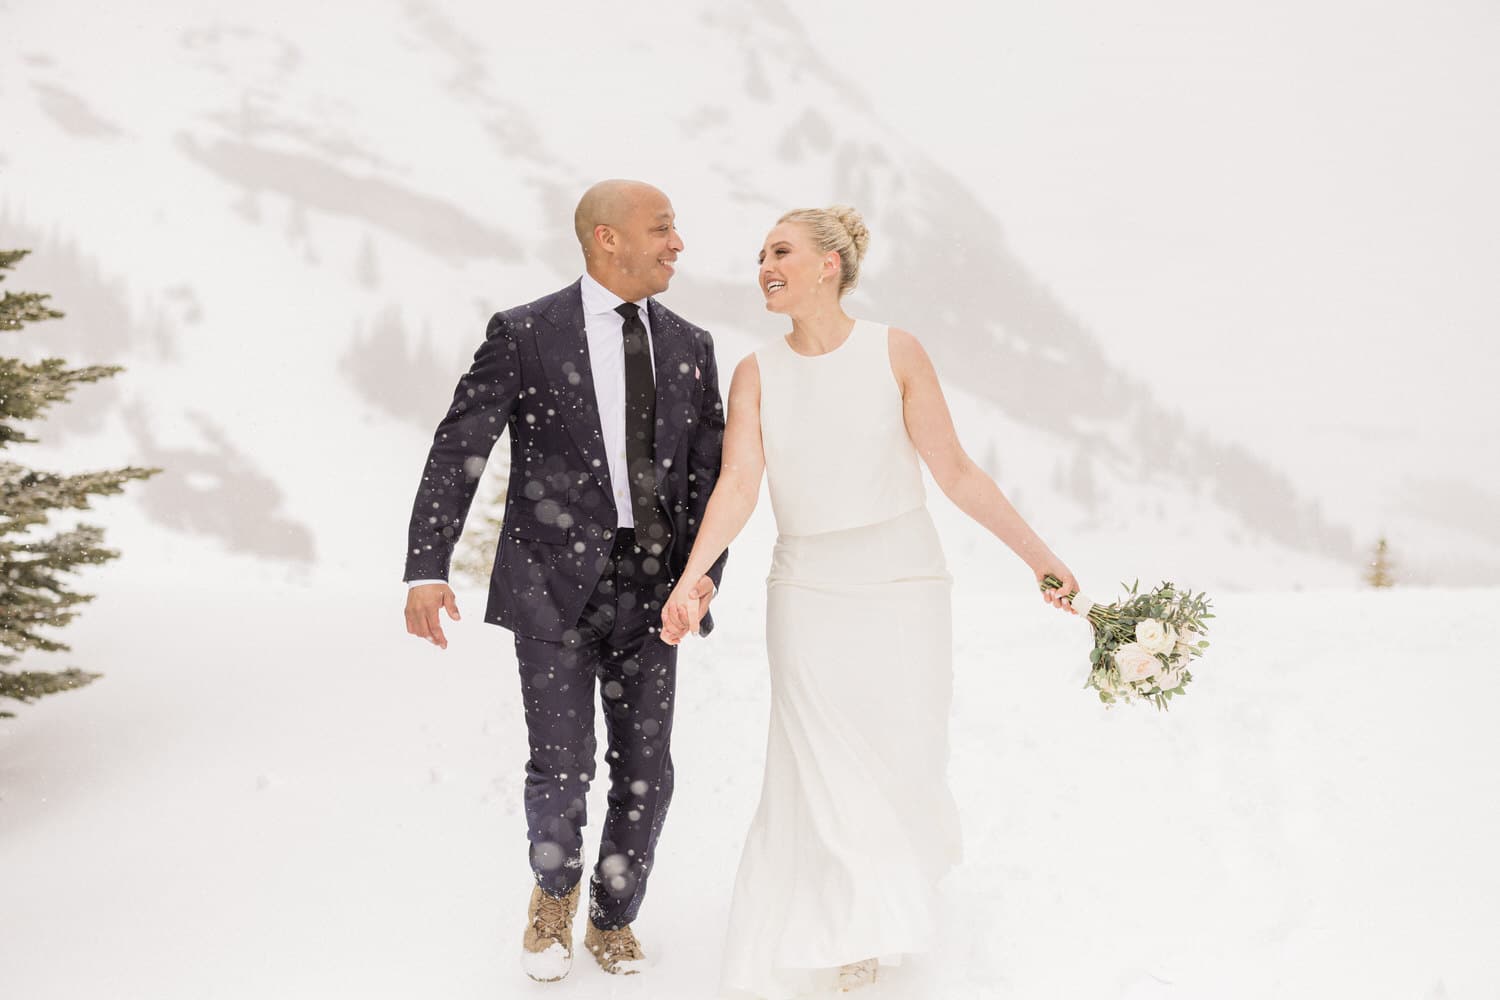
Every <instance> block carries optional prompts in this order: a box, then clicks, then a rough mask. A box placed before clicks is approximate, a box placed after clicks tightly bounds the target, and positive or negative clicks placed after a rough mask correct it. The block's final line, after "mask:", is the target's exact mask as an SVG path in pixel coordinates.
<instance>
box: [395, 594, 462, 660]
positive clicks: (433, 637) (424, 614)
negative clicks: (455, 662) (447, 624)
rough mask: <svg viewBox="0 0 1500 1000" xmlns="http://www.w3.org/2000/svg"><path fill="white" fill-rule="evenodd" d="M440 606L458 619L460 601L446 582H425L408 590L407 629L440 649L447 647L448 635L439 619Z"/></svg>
mask: <svg viewBox="0 0 1500 1000" xmlns="http://www.w3.org/2000/svg"><path fill="white" fill-rule="evenodd" d="M440 608H443V609H446V610H447V612H448V617H449V618H451V619H452V620H453V621H458V601H457V600H455V599H454V597H453V590H452V589H451V588H450V587H449V586H448V585H447V584H446V583H424V584H422V585H421V586H420V587H412V588H410V589H409V590H407V592H406V631H407V632H409V633H410V634H412V635H414V636H416V637H417V638H419V639H426V640H427V641H428V642H430V643H432V644H433V645H434V646H436V647H438V648H439V649H447V648H448V637H447V636H445V635H443V626H442V625H441V624H440V623H439V620H438V609H440Z"/></svg>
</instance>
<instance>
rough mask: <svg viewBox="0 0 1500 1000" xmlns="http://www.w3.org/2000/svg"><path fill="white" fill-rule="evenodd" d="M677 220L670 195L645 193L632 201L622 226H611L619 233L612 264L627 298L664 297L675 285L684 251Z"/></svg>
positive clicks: (616, 237)
mask: <svg viewBox="0 0 1500 1000" xmlns="http://www.w3.org/2000/svg"><path fill="white" fill-rule="evenodd" d="M676 218H677V217H676V215H675V214H674V213H673V211H672V203H671V202H670V201H668V200H667V196H666V195H664V194H662V193H661V192H660V191H655V190H650V191H642V192H641V193H640V194H639V195H637V196H636V197H635V198H633V199H632V200H631V203H630V207H629V209H628V211H627V212H626V213H625V216H624V217H623V218H622V219H621V220H620V223H619V225H616V226H611V227H610V228H611V229H613V230H614V234H615V253H614V255H613V258H612V263H613V264H614V267H615V269H616V271H617V273H618V275H619V277H620V283H621V284H622V285H623V286H624V287H625V289H626V291H624V292H621V295H622V296H623V297H624V298H626V299H629V300H631V301H634V300H636V299H643V298H646V297H647V296H650V295H660V294H661V293H662V292H665V291H666V290H667V286H668V285H669V284H671V282H672V275H674V274H675V273H677V267H676V262H677V255H678V254H679V253H681V252H682V249H683V246H682V238H681V237H680V236H678V235H677V226H676ZM631 293H633V294H631Z"/></svg>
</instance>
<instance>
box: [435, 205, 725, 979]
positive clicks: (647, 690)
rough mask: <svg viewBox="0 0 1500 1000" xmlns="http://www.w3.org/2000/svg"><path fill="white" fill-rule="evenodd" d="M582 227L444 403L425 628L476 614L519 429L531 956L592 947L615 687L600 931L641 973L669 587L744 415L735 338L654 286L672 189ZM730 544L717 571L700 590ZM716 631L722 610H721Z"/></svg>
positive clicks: (664, 253) (663, 269) (562, 962)
mask: <svg viewBox="0 0 1500 1000" xmlns="http://www.w3.org/2000/svg"><path fill="white" fill-rule="evenodd" d="M574 229H575V231H576V233H577V235H578V241H579V244H580V246H581V247H582V250H583V262H584V274H583V276H582V277H581V278H580V279H579V280H578V281H575V282H573V284H571V285H569V286H568V287H566V288H564V289H562V290H561V291H557V292H554V293H552V294H551V295H548V296H545V297H544V298H540V299H537V300H536V301H535V302H531V303H528V304H526V305H523V306H517V307H516V308H514V309H510V310H507V311H505V312H499V313H496V314H495V315H494V316H493V317H491V319H490V322H489V327H488V329H487V330H486V331H485V338H484V343H483V344H481V345H480V346H479V350H478V352H477V353H476V354H475V355H474V363H473V365H472V367H470V369H469V371H468V374H466V375H464V376H463V378H461V379H459V382H458V388H457V390H456V391H455V392H454V394H453V403H452V405H451V406H450V407H449V409H448V414H447V416H445V417H444V418H443V420H442V422H441V423H439V424H438V428H437V434H436V435H435V437H434V438H433V442H432V449H431V450H430V451H429V452H428V454H427V464H426V467H425V468H424V469H423V472H422V481H421V485H420V486H419V487H418V489H417V497H416V502H415V504H414V505H413V507H412V516H411V525H410V529H409V536H408V541H407V548H406V575H405V579H406V581H407V582H408V584H409V589H408V592H407V599H406V628H407V631H408V632H410V633H411V634H412V635H415V636H418V637H420V638H422V639H426V640H428V641H429V642H432V643H434V644H435V645H437V646H438V647H439V648H441V649H446V648H447V646H448V640H447V637H446V636H445V635H444V633H443V628H442V624H441V622H440V619H439V612H440V611H443V610H445V611H446V612H447V614H448V617H449V618H450V619H452V620H455V621H456V620H458V616H459V614H458V604H457V601H456V600H455V599H454V596H453V591H452V590H450V589H449V587H448V584H447V582H446V581H447V577H448V564H449V561H450V559H451V557H452V554H453V547H454V544H455V543H456V542H457V541H458V538H459V535H460V533H461V532H462V531H463V524H464V517H465V515H466V514H467V513H468V509H469V504H470V502H471V501H472V500H473V498H474V489H475V485H476V484H477V483H478V482H479V477H480V476H481V475H482V474H483V472H484V466H485V461H486V460H487V459H488V458H489V454H490V450H491V449H492V448H493V447H494V445H495V442H497V441H498V440H499V439H500V435H501V432H502V431H506V430H509V432H510V481H509V485H508V486H507V489H506V494H505V518H504V523H503V526H502V529H501V535H500V545H499V549H498V551H497V553H496V557H495V566H494V571H493V572H492V574H491V576H490V588H489V604H488V607H487V608H486V611H485V621H487V622H491V623H493V624H495V625H499V626H500V627H502V628H505V629H509V630H510V631H511V632H512V633H514V636H515V644H516V660H517V663H518V664H519V666H520V680H521V687H522V693H523V701H524V703H525V709H526V728H527V735H528V737H529V739H530V744H531V758H530V760H529V761H528V762H527V765H526V793H525V800H526V820H527V833H528V837H529V839H530V842H531V846H530V859H531V869H532V872H533V873H534V874H535V876H536V887H535V888H534V889H533V890H532V894H531V904H530V908H529V912H528V923H527V927H526V931H525V934H524V937H523V943H522V952H521V958H522V964H523V966H524V967H525V969H526V972H527V974H528V975H529V976H531V978H533V979H536V980H538V981H542V982H547V981H553V980H557V979H561V978H562V977H563V976H565V975H567V973H568V970H569V969H570V968H571V966H572V956H573V919H574V914H575V913H576V911H577V907H578V898H579V889H580V883H581V881H582V874H583V870H584V869H583V839H582V836H581V832H582V829H583V826H584V822H585V819H586V816H585V797H586V795H587V792H588V788H589V783H590V781H591V779H592V777H593V775H594V773H595V768H596V766H597V748H596V746H595V739H594V691H595V688H596V686H597V688H598V690H599V692H600V705H601V707H602V710H603V713H604V719H605V724H606V728H607V731H608V734H609V749H608V753H607V755H606V760H607V762H608V765H609V810H608V814H607V815H606V817H605V820H604V824H603V831H602V836H601V838H600V844H599V854H598V858H597V861H596V863H595V865H594V868H593V875H592V877H591V878H590V880H589V894H590V906H589V916H588V926H587V928H586V931H585V934H584V943H585V946H586V947H587V948H588V949H589V951H590V952H591V953H592V954H593V955H594V957H595V959H596V960H597V961H598V962H599V965H600V967H601V968H603V969H604V970H605V971H606V972H610V973H615V974H624V973H631V972H636V971H639V969H640V968H641V967H642V964H643V962H644V960H645V954H644V952H643V951H642V949H641V945H640V942H639V940H637V938H636V937H635V935H634V933H633V932H632V930H631V924H632V923H633V922H634V920H635V918H636V914H637V913H638V912H639V910H640V906H641V900H642V899H643V898H644V896H645V894H646V881H647V878H648V876H649V875H650V873H651V870H652V866H653V863H654V856H655V850H656V841H657V837H658V835H659V834H660V833H661V827H662V821H663V820H664V819H665V818H666V814H667V806H668V804H669V803H670V802H671V799H672V755H671V736H672V711H673V707H674V705H675V702H676V681H677V647H676V646H675V645H669V644H668V643H666V642H664V641H662V639H661V637H660V635H659V634H658V629H659V628H660V626H661V606H662V602H663V601H664V600H665V599H666V597H667V595H668V594H670V593H671V591H672V587H673V584H674V583H675V582H676V580H677V578H678V576H679V574H680V573H681V572H682V569H683V566H684V564H685V563H686V560H687V555H688V552H689V551H690V550H691V549H692V547H693V539H694V537H695V535H696V534H697V531H698V525H699V523H700V522H701V521H702V519H703V510H704V507H706V506H707V504H708V497H709V494H710V493H711V492H712V491H713V485H714V480H715V479H716V478H717V476H718V473H719V456H720V452H721V449H722V444H723V434H724V407H723V402H722V400H721V399H720V396H719V384H718V369H717V366H716V365H715V363H714V347H713V338H712V337H710V336H709V335H708V333H707V331H705V330H702V329H700V328H699V327H696V326H694V325H693V324H691V323H689V322H687V321H686V320H684V319H683V318H682V317H680V316H678V315H677V314H676V313H674V312H672V311H671V310H669V309H667V308H666V307H665V306H663V305H662V304H661V303H660V302H658V301H657V300H656V299H655V298H654V296H656V295H659V294H661V293H662V292H664V291H666V290H667V285H668V284H669V283H670V282H671V280H672V275H673V273H674V272H675V270H676V262H677V257H678V255H679V254H681V253H682V250H683V244H682V239H681V237H680V236H679V235H678V233H677V227H676V221H675V216H674V214H673V211H672V203H671V202H670V201H669V200H667V196H666V195H664V194H663V193H662V192H660V191H658V190H657V189H656V188H654V187H652V186H650V185H649V184H642V183H640V182H638V181H619V180H611V181H603V182H601V183H599V184H596V185H594V186H593V187H591V188H590V189H589V190H588V191H587V192H585V194H584V195H583V197H582V199H581V200H580V201H579V203H578V208H577V211H576V212H575V214H574ZM727 557H728V553H725V555H724V556H722V557H720V559H719V561H718V562H717V563H716V564H715V565H714V567H713V568H712V569H711V570H709V572H708V580H706V581H705V582H704V583H703V584H702V585H701V586H700V588H699V593H698V595H697V596H698V598H699V601H700V607H706V605H707V604H708V603H709V602H710V601H712V599H713V595H714V594H715V593H716V592H717V589H718V583H719V579H720V577H721V575H722V573H723V571H724V562H725V560H726V559H727ZM712 630H713V619H712V616H710V615H707V614H705V615H704V617H703V619H702V622H701V623H700V625H699V631H700V633H701V634H703V635H707V634H708V633H709V632H711V631H712ZM596 682H597V683H596Z"/></svg>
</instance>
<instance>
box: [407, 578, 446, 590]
mask: <svg viewBox="0 0 1500 1000" xmlns="http://www.w3.org/2000/svg"><path fill="white" fill-rule="evenodd" d="M447 582H448V581H447V580H407V581H406V589H407V590H410V589H411V588H413V587H420V586H422V585H423V584H426V583H447Z"/></svg>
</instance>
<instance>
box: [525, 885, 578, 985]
mask: <svg viewBox="0 0 1500 1000" xmlns="http://www.w3.org/2000/svg"><path fill="white" fill-rule="evenodd" d="M577 912H578V886H576V885H575V886H573V888H572V889H571V890H569V892H568V894H567V895H566V896H553V895H549V894H548V893H545V892H543V891H542V887H541V886H534V887H532V890H531V907H530V909H529V910H528V911H527V920H528V923H527V924H526V936H525V937H524V938H523V939H522V941H521V967H522V968H523V969H525V970H526V974H527V975H528V976H530V977H531V978H532V979H535V980H536V981H537V982H539V983H555V982H557V981H558V980H559V979H561V978H562V977H563V976H566V975H567V974H568V970H569V969H571V968H573V915H574V914H575V913H577Z"/></svg>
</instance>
